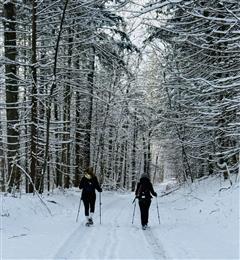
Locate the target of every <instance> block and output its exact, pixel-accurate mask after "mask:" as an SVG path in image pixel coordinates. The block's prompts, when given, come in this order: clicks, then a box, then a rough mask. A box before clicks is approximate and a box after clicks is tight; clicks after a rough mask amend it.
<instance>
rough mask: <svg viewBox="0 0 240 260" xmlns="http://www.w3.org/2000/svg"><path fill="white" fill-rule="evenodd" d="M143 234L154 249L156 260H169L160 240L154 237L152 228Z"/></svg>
mask: <svg viewBox="0 0 240 260" xmlns="http://www.w3.org/2000/svg"><path fill="white" fill-rule="evenodd" d="M143 233H144V235H145V238H146V240H147V242H148V243H149V245H151V247H152V252H153V256H154V259H167V256H166V253H165V251H164V249H163V246H162V244H161V243H160V241H159V240H158V238H156V237H155V236H154V234H153V232H152V230H151V228H149V229H147V230H144V231H143Z"/></svg>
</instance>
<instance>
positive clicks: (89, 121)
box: [84, 47, 95, 168]
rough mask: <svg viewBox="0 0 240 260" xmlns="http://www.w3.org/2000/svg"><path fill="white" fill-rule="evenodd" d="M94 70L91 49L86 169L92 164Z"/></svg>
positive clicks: (85, 152) (88, 78)
mask: <svg viewBox="0 0 240 260" xmlns="http://www.w3.org/2000/svg"><path fill="white" fill-rule="evenodd" d="M94 70H95V49H94V47H92V48H91V54H90V66H89V73H88V76H87V82H88V88H89V112H88V119H87V124H86V135H85V144H84V146H85V149H84V167H85V168H88V167H89V166H90V164H91V129H92V113H93V86H94Z"/></svg>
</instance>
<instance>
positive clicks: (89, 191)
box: [79, 176, 102, 199]
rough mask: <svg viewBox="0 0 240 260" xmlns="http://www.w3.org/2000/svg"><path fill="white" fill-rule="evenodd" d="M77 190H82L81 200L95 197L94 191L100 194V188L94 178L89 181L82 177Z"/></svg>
mask: <svg viewBox="0 0 240 260" xmlns="http://www.w3.org/2000/svg"><path fill="white" fill-rule="evenodd" d="M79 189H82V190H83V191H82V199H85V198H86V197H89V196H93V195H96V193H95V189H96V190H97V191H98V192H102V188H101V187H100V185H99V182H98V179H97V177H96V176H94V177H92V178H91V179H88V178H87V177H85V176H83V177H82V179H81V181H80V184H79Z"/></svg>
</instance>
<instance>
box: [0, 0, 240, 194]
mask: <svg viewBox="0 0 240 260" xmlns="http://www.w3.org/2000/svg"><path fill="white" fill-rule="evenodd" d="M0 12H1V14H0V17H1V20H0V54H1V55H0V191H3V192H11V193H14V192H16V191H19V190H21V191H25V192H27V193H35V192H39V193H42V192H44V191H46V190H48V191H50V190H52V189H54V188H57V187H58V188H70V187H77V186H78V185H79V180H80V177H81V175H82V173H83V171H84V170H85V169H86V168H87V167H89V166H93V168H94V171H95V172H96V174H97V176H98V177H99V179H100V182H101V184H102V185H103V187H104V188H105V189H126V190H134V189H135V185H136V182H137V181H138V179H139V176H140V174H141V173H142V172H145V173H147V174H149V175H151V178H152V179H153V181H154V182H156V181H161V180H163V179H164V178H166V177H167V176H166V175H167V174H168V172H171V176H170V177H175V178H176V179H177V180H178V181H180V182H183V181H193V180H194V179H196V178H199V177H202V176H205V175H210V174H212V175H213V174H219V175H221V176H222V178H224V179H225V180H228V181H230V183H232V182H235V181H236V180H237V178H238V177H239V171H240V169H239V157H240V48H239V46H240V3H239V0H221V1H219V0H199V1H195V0H168V1H166V0H155V1H151V0H146V1H140V0H139V1H138V0H135V1H130V0H115V1H110V0H74V1H70V0H64V1H61V0H51V1H50V0H45V1H37V0H31V1H30V0H6V1H4V0H0ZM169 169H170V170H169ZM168 177H169V176H168Z"/></svg>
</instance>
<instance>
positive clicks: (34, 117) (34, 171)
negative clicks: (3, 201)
mask: <svg viewBox="0 0 240 260" xmlns="http://www.w3.org/2000/svg"><path fill="white" fill-rule="evenodd" d="M36 7H37V3H36V0H33V1H32V67H31V69H32V91H31V96H32V100H31V104H32V106H31V144H30V145H31V146H30V177H31V179H32V182H30V183H29V187H28V192H29V193H33V192H34V187H33V185H35V179H36V175H37V158H36V156H37V144H36V139H37V129H36V127H37V99H36V95H37V68H36V63H37V28H36ZM37 189H38V187H37Z"/></svg>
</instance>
